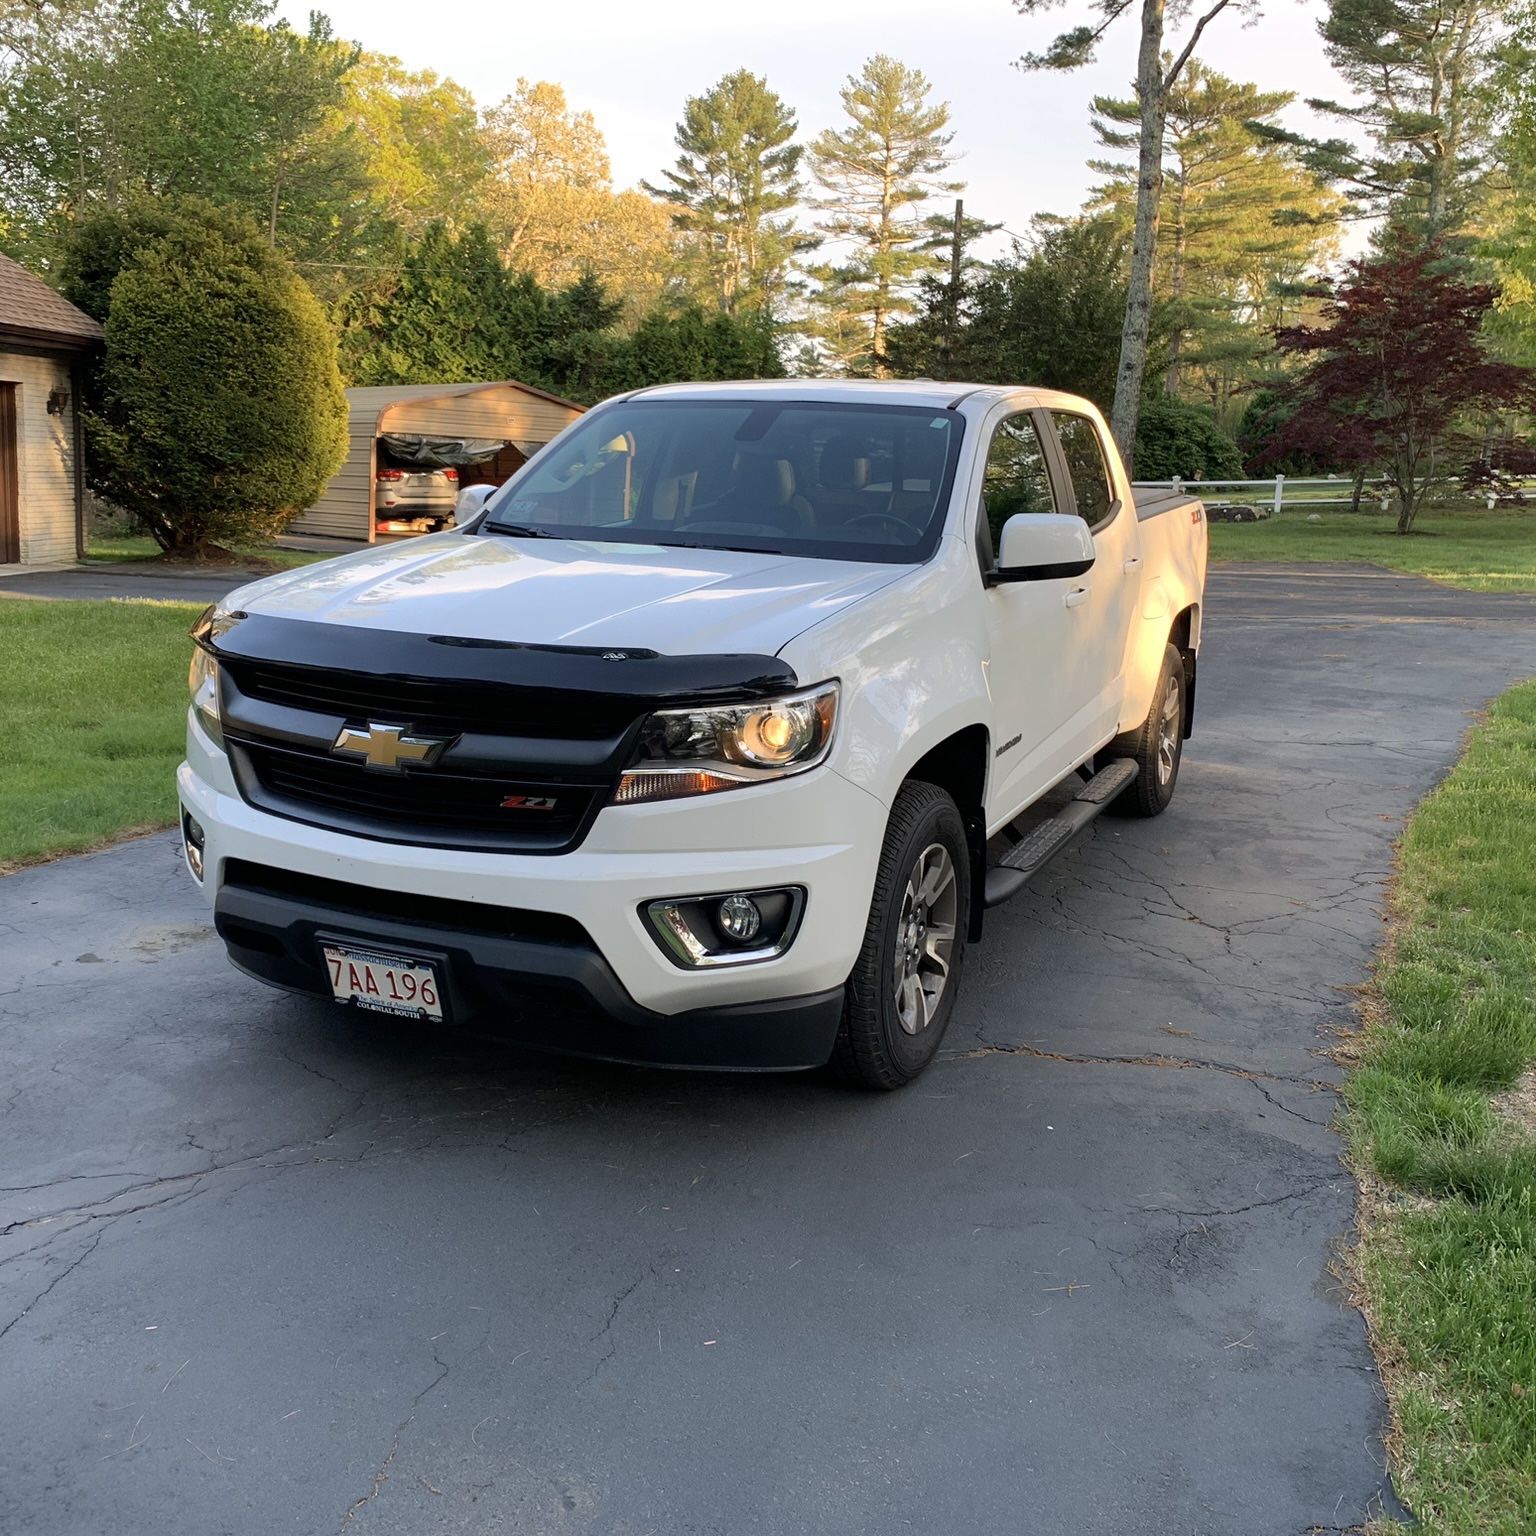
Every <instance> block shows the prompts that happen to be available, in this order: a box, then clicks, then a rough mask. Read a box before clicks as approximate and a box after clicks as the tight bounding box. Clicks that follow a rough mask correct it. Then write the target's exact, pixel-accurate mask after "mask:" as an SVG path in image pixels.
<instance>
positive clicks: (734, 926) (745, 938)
mask: <svg viewBox="0 0 1536 1536" xmlns="http://www.w3.org/2000/svg"><path fill="white" fill-rule="evenodd" d="M715 921H716V922H717V923H718V924H719V925H720V931H721V933H723V934H724V935H725V936H726V938H728V939H732V940H734V941H735V942H736V943H737V944H748V943H750V942H751V941H752V940H753V939H755V938H756V937H757V935H758V930H759V929H761V928H762V926H763V914H762V913H761V912H759V911H758V910H757V903H756V902H755V901H753V900H752V898H751V897H750V896H742V895H736V896H727V897H726V898H725V900H724V901H722V902H721V903H720V910H719V911H718V912H716V914H715Z"/></svg>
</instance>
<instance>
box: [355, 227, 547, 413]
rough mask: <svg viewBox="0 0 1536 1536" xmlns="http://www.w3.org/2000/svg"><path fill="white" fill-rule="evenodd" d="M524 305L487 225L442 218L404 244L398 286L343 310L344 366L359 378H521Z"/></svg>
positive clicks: (419, 381)
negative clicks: (361, 312) (362, 309)
mask: <svg viewBox="0 0 1536 1536" xmlns="http://www.w3.org/2000/svg"><path fill="white" fill-rule="evenodd" d="M535 291H536V290H535ZM527 307H528V305H527V295H526V294H523V295H520V294H519V293H518V290H517V288H516V284H515V282H514V280H513V279H512V277H511V275H510V274H509V273H508V272H507V270H506V268H505V267H504V266H503V265H502V262H501V257H500V256H499V255H498V253H497V250H496V243H495V241H493V240H492V239H491V237H490V235H489V233H488V232H487V231H486V229H485V227H484V225H480V224H472V225H470V226H469V227H468V228H467V229H464V230H462V231H460V232H459V233H458V234H454V233H452V232H451V231H450V230H449V229H448V227H447V225H446V224H445V223H444V222H443V221H442V220H437V221H435V222H434V223H432V224H429V225H428V226H427V229H426V231H425V232H424V233H423V235H422V237H421V239H420V240H419V241H418V242H416V244H415V245H413V246H412V247H411V248H410V249H409V251H408V252H407V254H406V257H405V261H404V265H403V266H402V269H401V272H400V277H399V281H398V283H397V284H396V286H395V288H394V291H393V292H392V293H391V294H390V295H389V296H388V297H387V298H385V299H384V300H383V301H382V302H381V303H379V304H377V305H376V306H374V307H372V308H371V309H370V311H369V313H368V314H367V315H366V316H351V315H346V316H344V329H343V336H342V349H343V359H344V362H345V364H346V371H347V374H348V376H349V378H351V379H352V380H353V381H354V382H356V383H359V384H441V383H462V382H470V381H483V380H492V379H515V378H519V377H521V376H522V366H521V365H522V363H523V356H522V351H521V348H520V345H519V341H520V337H522V336H523V335H526V334H527V331H528V314H527ZM349 321H350V322H351V323H348V322H349Z"/></svg>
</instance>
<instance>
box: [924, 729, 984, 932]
mask: <svg viewBox="0 0 1536 1536" xmlns="http://www.w3.org/2000/svg"><path fill="white" fill-rule="evenodd" d="M991 752H992V733H991V732H990V731H989V730H988V729H987V727H986V726H985V725H980V724H975V725H966V726H962V727H961V728H960V729H959V730H957V731H952V732H951V733H950V734H949V735H948V736H946V737H945V738H944V739H943V740H942V741H939V742H937V743H936V744H935V745H933V746H931V747H929V748H928V750H927V751H926V752H924V753H923V754H922V756H921V757H919V758H918V759H917V761H916V762H914V763H913V764H912V766H911V767H910V768H908V769H907V771H906V773H904V774H903V775H902V780H903V782H906V781H907V780H909V779H918V780H921V781H922V782H923V783H925V784H936V785H937V786H938V787H939V788H940V789H942V790H944V791H945V793H947V794H948V795H949V797H950V799H951V800H953V801H954V802H955V805H956V806H957V807H958V808H959V811H960V819H961V820H962V821H963V822H964V823H965V836H966V843H967V845H968V847H969V852H970V863H971V870H970V874H971V882H970V884H971V900H970V923H969V925H968V929H967V941H968V942H974V941H975V940H977V939H979V938H980V937H981V914H982V907H983V905H984V893H985V887H986V877H987V816H986V799H987V770H988V769H989V768H990V766H991V761H992V759H991Z"/></svg>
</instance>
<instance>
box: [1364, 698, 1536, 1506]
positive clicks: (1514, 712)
mask: <svg viewBox="0 0 1536 1536" xmlns="http://www.w3.org/2000/svg"><path fill="white" fill-rule="evenodd" d="M1393 916H1394V920H1395V921H1394V927H1393V936H1392V940H1391V943H1390V945H1389V947H1388V950H1387V952H1386V954H1385V955H1384V957H1383V959H1382V962H1381V964H1380V965H1379V967H1378V969H1377V973H1376V976H1375V979H1374V985H1373V989H1372V994H1371V999H1370V1006H1369V1008H1368V1009H1367V1023H1366V1027H1365V1030H1364V1032H1363V1033H1362V1034H1361V1035H1360V1036H1358V1037H1356V1039H1355V1041H1354V1042H1353V1046H1354V1048H1355V1050H1357V1051H1358V1057H1357V1059H1356V1061H1355V1062H1354V1070H1353V1072H1352V1074H1351V1076H1350V1078H1349V1080H1348V1081H1347V1083H1346V1085H1345V1089H1344V1094H1345V1102H1346V1106H1347V1109H1346V1118H1347V1125H1348V1129H1349V1133H1350V1139H1351V1146H1352V1151H1353V1155H1354V1158H1355V1161H1356V1166H1357V1167H1358V1168H1359V1169H1360V1170H1361V1171H1362V1174H1363V1176H1364V1187H1365V1193H1364V1196H1363V1199H1362V1217H1363V1220H1362V1237H1361V1243H1360V1246H1359V1247H1358V1249H1357V1250H1356V1263H1357V1266H1358V1273H1359V1277H1360V1281H1361V1286H1362V1289H1363V1292H1364V1297H1365V1305H1366V1311H1367V1315H1368V1316H1369V1318H1370V1320H1371V1325H1372V1331H1373V1335H1374V1337H1375V1340H1376V1343H1377V1347H1378V1352H1379V1353H1380V1355H1381V1358H1382V1363H1383V1370H1384V1375H1385V1377H1386V1379H1387V1383H1388V1389H1389V1392H1390V1395H1391V1398H1392V1405H1393V1411H1394V1415H1395V1419H1396V1424H1397V1431H1398V1433H1397V1445H1396V1452H1397V1459H1398V1469H1397V1470H1398V1486H1399V1490H1400V1492H1401V1493H1402V1494H1403V1496H1404V1497H1405V1498H1406V1499H1407V1501H1408V1503H1409V1505H1410V1506H1411V1507H1412V1508H1413V1509H1414V1510H1415V1511H1416V1512H1417V1513H1418V1514H1419V1515H1420V1517H1421V1519H1423V1521H1424V1524H1425V1528H1426V1529H1428V1530H1430V1531H1438V1532H1444V1533H1454V1536H1470V1533H1472V1532H1476V1533H1478V1536H1515V1533H1517V1532H1519V1533H1521V1536H1529V1533H1530V1532H1531V1531H1533V1530H1536V1124H1533V1123H1531V1117H1530V1115H1529V1110H1527V1111H1526V1113H1525V1114H1524V1115H1523V1116H1522V1115H1519V1114H1504V1113H1500V1112H1499V1110H1498V1109H1496V1107H1495V1101H1494V1096H1495V1095H1498V1094H1499V1093H1500V1091H1501V1090H1507V1089H1510V1088H1511V1087H1513V1085H1515V1084H1516V1083H1517V1082H1519V1081H1520V1080H1521V1078H1522V1073H1527V1071H1528V1069H1529V1067H1530V1065H1531V1063H1532V1062H1533V1061H1536V681H1532V682H1528V683H1524V684H1522V685H1520V686H1519V687H1516V688H1514V689H1511V690H1510V691H1509V692H1508V693H1506V694H1505V695H1504V696H1503V697H1502V698H1501V699H1500V700H1499V701H1498V702H1497V703H1496V704H1495V705H1494V707H1493V709H1492V711H1491V712H1490V714H1489V717H1488V720H1487V721H1486V723H1485V724H1484V725H1482V726H1481V727H1480V728H1479V729H1478V730H1477V731H1476V732H1475V733H1474V735H1473V736H1472V739H1471V741H1470V743H1469V745H1468V748H1467V752H1466V755H1465V756H1464V757H1463V759H1462V761H1461V762H1460V763H1459V764H1458V765H1457V767H1456V768H1455V769H1454V770H1453V771H1452V773H1451V774H1450V776H1449V777H1448V778H1447V779H1446V781H1445V782H1444V783H1443V784H1442V785H1441V786H1440V787H1439V788H1438V789H1437V790H1435V791H1434V793H1433V794H1431V795H1430V796H1429V797H1428V799H1426V800H1425V802H1424V803H1423V805H1422V806H1421V807H1420V808H1419V810H1418V812H1417V814H1416V815H1415V816H1414V817H1413V819H1412V821H1411V822H1410V823H1409V826H1408V829H1407V831H1406V833H1405V835H1404V838H1403V844H1402V850H1401V867H1400V876H1399V879H1398V882H1397V886H1396V892H1395V896H1394V912H1393ZM1525 1081H1526V1083H1527V1084H1529V1082H1530V1078H1529V1076H1528V1075H1527V1076H1526V1078H1525Z"/></svg>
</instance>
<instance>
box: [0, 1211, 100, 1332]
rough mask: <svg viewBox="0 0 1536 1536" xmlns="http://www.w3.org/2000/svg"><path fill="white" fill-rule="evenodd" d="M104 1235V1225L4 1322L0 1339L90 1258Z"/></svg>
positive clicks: (0, 1329)
mask: <svg viewBox="0 0 1536 1536" xmlns="http://www.w3.org/2000/svg"><path fill="white" fill-rule="evenodd" d="M106 1235H107V1229H106V1228H105V1227H103V1228H102V1229H101V1231H100V1232H98V1233H97V1234H96V1235H95V1237H93V1238H92V1239H91V1240H90V1242H89V1243H88V1244H87V1245H86V1247H85V1249H84V1251H83V1252H81V1253H80V1255H79V1256H78V1257H77V1258H75V1259H73V1260H71V1261H70V1262H69V1263H68V1264H66V1265H65V1266H64V1268H63V1269H61V1270H60V1271H59V1272H58V1274H56V1275H55V1276H54V1277H53V1279H52V1280H50V1281H49V1282H48V1284H47V1285H45V1286H44V1287H43V1288H42V1290H40V1291H39V1292H38V1293H37V1295H35V1296H34V1297H33V1298H32V1300H31V1301H29V1302H28V1303H27V1304H26V1306H24V1307H23V1308H22V1309H21V1311H20V1312H18V1313H17V1314H16V1316H15V1317H13V1318H12V1319H11V1320H10V1322H8V1323H7V1324H6V1325H5V1327H3V1328H0V1339H3V1338H4V1337H5V1336H6V1334H8V1333H9V1332H10V1331H11V1329H12V1328H14V1327H15V1326H16V1325H17V1323H19V1322H20V1321H21V1320H22V1318H24V1317H25V1316H26V1315H27V1313H29V1312H30V1311H31V1310H32V1308H33V1307H35V1306H36V1305H37V1304H38V1302H40V1301H41V1300H42V1299H43V1298H44V1297H45V1296H46V1295H47V1294H48V1293H49V1292H50V1291H51V1290H52V1289H53V1288H54V1286H56V1285H57V1284H58V1283H59V1282H60V1281H61V1280H64V1279H67V1278H68V1277H69V1276H70V1275H72V1274H74V1272H75V1271H76V1270H77V1269H79V1268H80V1266H81V1265H82V1264H84V1263H85V1261H86V1260H87V1259H88V1258H90V1256H91V1255H92V1254H93V1253H95V1252H96V1249H97V1247H98V1246H99V1245H100V1243H101V1240H102V1238H104V1237H105V1236H106Z"/></svg>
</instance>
